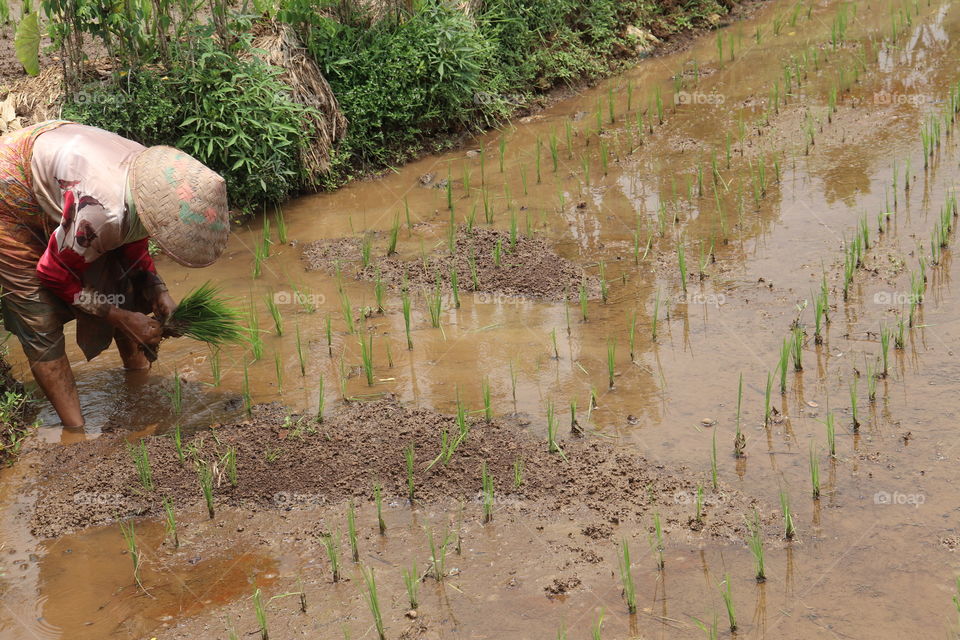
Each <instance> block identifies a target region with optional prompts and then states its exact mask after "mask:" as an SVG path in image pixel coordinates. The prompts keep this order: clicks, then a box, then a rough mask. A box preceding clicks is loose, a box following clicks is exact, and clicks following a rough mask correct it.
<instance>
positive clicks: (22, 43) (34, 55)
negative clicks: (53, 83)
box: [13, 13, 40, 76]
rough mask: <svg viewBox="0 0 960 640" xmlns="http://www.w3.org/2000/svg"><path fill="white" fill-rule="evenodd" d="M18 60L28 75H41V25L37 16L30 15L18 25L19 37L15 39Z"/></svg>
mask: <svg viewBox="0 0 960 640" xmlns="http://www.w3.org/2000/svg"><path fill="white" fill-rule="evenodd" d="M13 47H14V50H15V51H16V54H17V60H19V61H20V64H22V65H23V68H24V70H25V71H26V72H27V74H28V75H31V76H35V75H37V74H38V73H40V24H39V22H37V14H35V13H28V14H27V15H25V16H24V17H23V19H22V20H21V21H20V24H18V25H17V35H16V36H15V37H14V39H13Z"/></svg>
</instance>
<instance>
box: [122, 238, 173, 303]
mask: <svg viewBox="0 0 960 640" xmlns="http://www.w3.org/2000/svg"><path fill="white" fill-rule="evenodd" d="M120 251H121V254H122V258H123V263H124V267H125V268H126V271H127V272H128V273H139V274H140V276H141V278H140V282H141V283H142V286H143V287H145V289H144V292H143V293H144V296H145V297H146V299H147V300H149V301H150V302H151V304H152V305H153V313H154V315H155V316H156V317H157V318H158V319H159V320H160V321H161V322H162V321H164V320H165V319H166V318H168V317H169V316H170V315H171V314H172V313H173V311H174V309H176V308H177V303H176V302H174V300H173V298H171V297H170V292H169V291H168V290H167V285H166V283H164V281H163V278H161V277H160V274H159V273H157V267H156V265H154V263H153V257H152V256H151V255H150V244H149V240H148V239H147V238H144V239H143V240H137V241H136V242H130V243H127V244H125V245H123V246H122V247H121V248H120Z"/></svg>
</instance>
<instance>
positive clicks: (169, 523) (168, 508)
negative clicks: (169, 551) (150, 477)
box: [163, 498, 180, 549]
mask: <svg viewBox="0 0 960 640" xmlns="http://www.w3.org/2000/svg"><path fill="white" fill-rule="evenodd" d="M163 515H164V529H165V531H166V534H167V535H168V536H169V537H170V540H171V541H172V542H173V548H174V549H179V548H180V537H179V536H178V535H177V517H176V515H175V514H174V512H173V502H172V501H171V500H170V498H164V499H163Z"/></svg>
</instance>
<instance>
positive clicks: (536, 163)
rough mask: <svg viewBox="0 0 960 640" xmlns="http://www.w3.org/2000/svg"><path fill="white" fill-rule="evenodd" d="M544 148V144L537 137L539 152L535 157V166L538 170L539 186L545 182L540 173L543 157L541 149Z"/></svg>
mask: <svg viewBox="0 0 960 640" xmlns="http://www.w3.org/2000/svg"><path fill="white" fill-rule="evenodd" d="M542 147H543V142H542V141H541V140H540V137H539V136H537V144H536V148H537V151H536V154H535V155H534V166H535V167H536V170H537V184H540V183H541V182H542V181H543V179H542V178H543V177H542V175H541V172H540V155H541V154H540V149H541V148H542Z"/></svg>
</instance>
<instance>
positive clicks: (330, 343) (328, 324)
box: [324, 313, 333, 358]
mask: <svg viewBox="0 0 960 640" xmlns="http://www.w3.org/2000/svg"><path fill="white" fill-rule="evenodd" d="M325 325H326V326H325V331H324V333H325V334H326V336H327V353H328V354H329V355H330V357H331V358H332V357H333V323H332V321H331V319H330V314H329V313H328V314H327V317H326V321H325Z"/></svg>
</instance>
